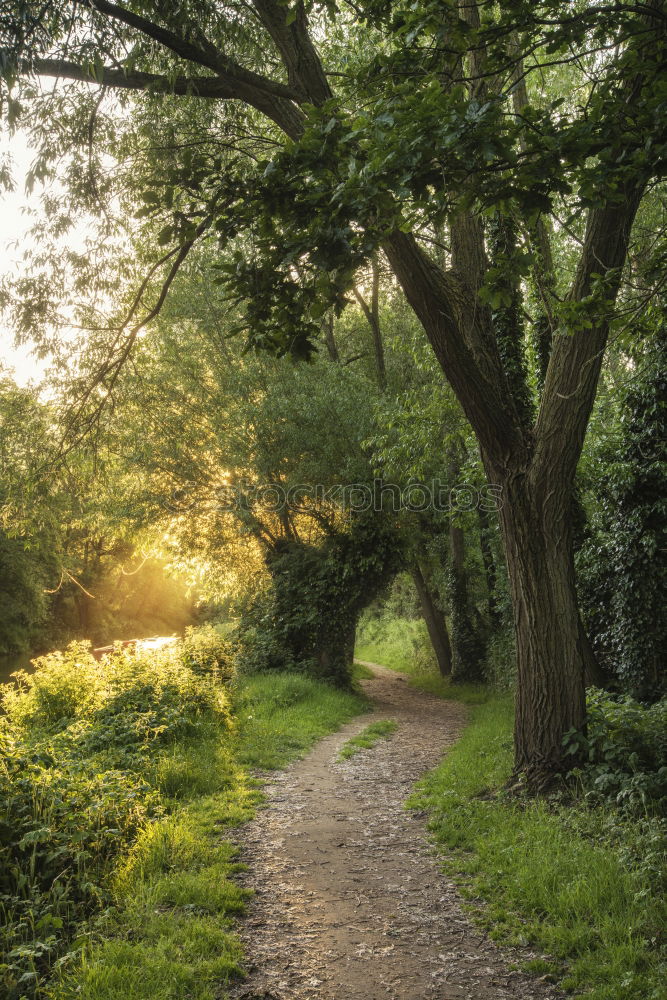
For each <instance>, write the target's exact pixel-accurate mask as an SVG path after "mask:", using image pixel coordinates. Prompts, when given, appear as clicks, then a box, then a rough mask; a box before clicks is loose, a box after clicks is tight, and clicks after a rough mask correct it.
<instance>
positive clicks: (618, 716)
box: [566, 689, 667, 816]
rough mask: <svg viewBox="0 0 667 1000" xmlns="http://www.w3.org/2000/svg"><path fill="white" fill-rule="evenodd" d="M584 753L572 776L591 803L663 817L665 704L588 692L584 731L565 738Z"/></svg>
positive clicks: (570, 747) (666, 737) (666, 793)
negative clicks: (582, 761) (610, 804)
mask: <svg viewBox="0 0 667 1000" xmlns="http://www.w3.org/2000/svg"><path fill="white" fill-rule="evenodd" d="M566 741H567V745H568V750H569V751H571V752H573V753H578V754H580V755H581V754H583V760H584V763H583V764H582V766H581V767H580V768H578V769H577V770H576V771H575V772H574V774H575V775H576V776H577V778H578V779H579V780H580V781H581V785H582V787H583V789H584V790H585V791H586V793H587V795H588V796H589V797H590V798H591V799H592V800H594V801H602V802H605V801H607V802H611V803H613V805H615V806H616V807H618V809H619V810H620V811H621V812H623V813H627V814H629V815H639V816H641V815H649V814H655V815H659V816H661V815H664V813H665V809H666V807H667V702H666V701H664V700H663V701H659V702H656V703H655V704H654V705H652V706H650V707H649V708H646V707H645V706H643V705H640V704H639V703H638V702H636V701H634V700H633V699H632V698H630V697H629V696H628V695H626V696H624V697H614V696H613V695H610V694H608V693H606V692H604V691H599V690H595V689H593V690H591V691H589V693H588V725H587V729H586V734H585V735H581V734H576V733H571V734H569V736H567V737H566Z"/></svg>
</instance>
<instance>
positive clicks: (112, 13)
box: [86, 0, 298, 101]
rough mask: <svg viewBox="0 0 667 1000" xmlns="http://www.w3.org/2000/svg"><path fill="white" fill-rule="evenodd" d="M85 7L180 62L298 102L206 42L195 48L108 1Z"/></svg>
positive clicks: (287, 91)
mask: <svg viewBox="0 0 667 1000" xmlns="http://www.w3.org/2000/svg"><path fill="white" fill-rule="evenodd" d="M86 6H88V7H89V8H90V9H91V10H96V11H98V12H99V13H100V14H107V15H108V16H109V17H111V18H113V19H114V20H116V21H121V22H122V23H123V24H126V25H128V27H131V28H135V29H136V30H137V31H139V32H140V33H141V34H142V35H146V36H147V37H148V38H152V39H153V41H155V42H158V43H159V44H160V45H162V46H164V48H167V49H169V50H170V51H171V52H174V53H175V54H176V55H178V56H180V57H181V58H182V59H187V60H188V61H189V62H194V63H198V64H199V65H200V66H206V67H208V69H211V70H213V72H214V73H215V74H216V75H217V76H218V77H223V78H225V77H226V78H228V79H229V80H230V81H235V82H236V83H240V84H245V85H246V86H249V87H254V88H255V89H257V90H264V91H266V93H268V94H273V96H274V97H282V98H284V99H285V100H289V101H296V100H298V94H296V92H295V91H294V90H293V89H292V88H291V87H287V86H285V84H283V83H276V82H274V81H273V80H268V79H267V78H266V77H263V76H260V75H259V74H258V73H253V72H252V70H248V69H245V68H244V67H243V66H241V65H240V64H239V63H237V62H235V61H234V60H233V59H230V58H229V57H228V56H225V55H223V53H221V52H220V51H219V50H218V49H217V48H216V47H215V46H214V45H213V44H212V43H211V42H209V41H207V40H204V41H203V44H201V45H195V44H194V43H193V42H191V41H187V40H186V39H185V38H182V37H181V36H180V35H177V34H176V33H175V32H174V31H170V30H169V29H168V28H162V27H160V25H157V24H155V23H154V22H153V21H149V20H148V19H147V18H145V17H141V16H140V15H139V14H134V13H133V12H132V11H130V10H126V8H125V7H121V6H120V5H119V4H115V3H108V2H107V0H87V2H86Z"/></svg>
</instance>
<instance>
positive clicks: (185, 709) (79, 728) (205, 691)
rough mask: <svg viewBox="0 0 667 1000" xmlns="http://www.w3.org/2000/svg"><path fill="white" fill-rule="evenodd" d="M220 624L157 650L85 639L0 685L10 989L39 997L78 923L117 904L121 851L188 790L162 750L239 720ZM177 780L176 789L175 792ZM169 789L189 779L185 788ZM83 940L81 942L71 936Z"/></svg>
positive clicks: (0, 867)
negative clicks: (100, 648)
mask: <svg viewBox="0 0 667 1000" xmlns="http://www.w3.org/2000/svg"><path fill="white" fill-rule="evenodd" d="M223 646H224V644H222V645H221V643H220V641H219V639H218V638H217V637H216V633H215V630H210V629H202V630H192V631H191V632H190V633H189V634H188V636H187V637H186V640H185V641H184V642H183V643H182V644H181V643H177V644H175V645H174V646H170V647H168V648H165V649H163V650H160V651H151V652H149V651H146V652H143V653H142V652H139V653H137V654H135V653H133V652H131V651H127V650H118V651H117V652H115V653H114V654H113V655H111V656H109V657H105V658H104V659H103V660H102V661H100V662H97V661H96V660H95V659H94V658H93V656H92V654H91V652H90V644H88V643H72V644H70V645H69V646H68V647H67V649H66V650H65V651H64V652H59V653H52V654H50V655H49V656H44V657H41V658H40V659H38V660H36V661H35V666H36V669H35V673H34V674H32V675H27V674H26V673H24V672H23V673H19V674H18V675H17V677H16V683H15V684H14V685H7V687H6V689H5V691H4V692H3V694H2V703H3V705H4V708H5V713H6V714H5V717H4V718H3V719H0V756H1V760H0V913H1V914H2V921H1V923H2V929H1V930H0V952H1V953H2V954H1V956H0V994H1V995H2V996H3V997H5V996H6V997H7V998H8V1000H18V998H22V997H24V996H25V997H28V996H33V995H34V994H35V992H36V990H37V986H38V981H39V977H40V975H41V974H42V973H43V972H44V971H45V970H46V969H48V968H50V967H52V965H53V963H54V961H55V960H56V959H58V960H61V959H64V958H65V955H66V949H67V947H68V942H70V941H72V940H73V939H75V938H76V935H77V934H78V933H79V928H80V926H81V922H82V921H83V920H85V919H86V918H87V917H88V916H89V915H90V914H91V913H93V912H95V911H99V910H100V909H101V908H104V907H105V906H106V905H108V904H109V903H110V902H111V893H110V888H109V879H110V875H111V872H112V869H113V867H114V864H115V862H116V859H117V857H118V855H119V854H121V853H122V852H123V851H126V850H128V849H129V848H130V847H131V846H132V844H133V843H134V842H135V841H136V838H137V836H138V834H139V832H140V831H141V830H142V829H143V828H144V827H145V825H146V823H147V821H148V820H149V819H150V818H152V817H154V816H156V815H158V814H159V813H160V812H161V811H162V810H163V805H162V800H161V796H160V793H161V792H162V793H164V792H165V791H167V792H169V791H170V789H171V790H172V791H176V790H177V791H178V793H179V795H181V796H182V795H183V794H185V792H186V789H184V788H183V787H182V786H183V783H184V781H187V777H188V773H190V772H189V771H188V770H187V769H186V771H185V773H184V774H181V775H179V776H178V780H175V778H174V775H171V776H170V777H169V780H166V776H165V754H166V753H168V752H169V751H168V749H165V748H170V747H171V748H175V747H176V745H177V744H178V743H179V742H180V744H181V745H182V744H183V742H184V741H186V740H187V741H188V743H187V745H188V747H189V748H190V749H192V750H194V749H195V748H196V746H198V745H200V743H201V742H202V741H203V740H208V741H209V745H210V743H211V741H212V740H214V739H215V737H216V736H219V734H220V732H221V730H223V729H225V728H227V727H228V726H229V724H230V720H231V715H230V708H229V697H228V693H227V691H226V689H225V688H224V687H223V686H222V685H221V684H220V683H219V678H220V676H222V674H223V670H224V671H225V673H226V674H228V673H229V668H228V665H227V661H225V660H224V659H223ZM166 786H169V788H167V787H166ZM171 786H178V787H177V789H176V788H175V787H174V788H171ZM69 947H70V948H71V947H73V945H69Z"/></svg>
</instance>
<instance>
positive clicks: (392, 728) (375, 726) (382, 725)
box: [338, 719, 398, 760]
mask: <svg viewBox="0 0 667 1000" xmlns="http://www.w3.org/2000/svg"><path fill="white" fill-rule="evenodd" d="M397 729H398V723H397V722H394V720H393V719H381V720H380V721H379V722H371V724H370V725H369V726H366V728H365V729H362V731H361V732H360V733H359V734H358V735H357V736H353V737H352V739H351V740H348V741H347V742H346V743H344V744H343V747H342V749H341V751H340V754H339V755H338V756H339V758H340V759H341V760H347V759H348V758H349V757H354V755H355V754H357V753H359V751H360V750H370V748H371V747H374V746H375V744H376V743H378V742H379V741H380V740H382V739H387V737H389V736H391V734H392V733H394V732H396V730H397Z"/></svg>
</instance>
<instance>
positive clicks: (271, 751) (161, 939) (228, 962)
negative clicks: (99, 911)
mask: <svg viewBox="0 0 667 1000" xmlns="http://www.w3.org/2000/svg"><path fill="white" fill-rule="evenodd" d="M234 702H235V711H236V717H237V719H238V726H237V729H236V731H235V732H234V733H232V734H225V735H222V734H218V735H217V736H216V734H214V733H211V734H209V736H208V737H207V738H206V739H205V740H201V741H199V742H197V743H181V744H177V745H176V746H174V747H172V748H171V749H170V750H169V751H168V752H165V753H163V754H162V756H160V757H159V758H158V760H157V761H156V762H155V764H154V770H153V774H152V778H153V780H154V782H155V784H156V785H157V786H158V787H159V788H160V790H161V791H162V792H163V794H164V795H165V796H166V797H167V805H168V813H167V815H165V816H164V817H163V818H161V819H159V820H157V821H154V822H152V823H150V824H149V825H148V826H147V827H145V828H144V830H143V831H142V834H141V836H140V837H139V840H138V841H137V843H136V844H135V846H134V848H133V849H132V851H131V852H130V854H129V855H127V856H126V857H125V858H124V859H123V860H122V862H121V863H120V864H119V865H118V867H117V869H116V871H115V873H114V876H113V884H112V888H113V893H114V899H115V907H114V908H113V909H112V910H111V911H109V912H108V913H107V914H105V915H104V916H103V917H102V918H101V919H100V920H99V922H98V925H97V927H96V928H95V931H94V934H93V936H92V940H91V939H89V938H83V939H82V940H81V942H80V945H81V947H80V949H79V952H78V956H77V955H76V954H75V955H74V957H70V960H69V963H65V964H63V965H62V966H61V967H60V970H59V972H58V973H57V975H56V976H55V978H54V979H53V980H52V982H51V985H50V986H49V988H48V994H47V995H48V997H49V998H50V1000H75V998H76V1000H118V998H119V997H122V998H123V1000H180V998H183V997H187V998H188V1000H219V998H220V996H221V995H222V993H223V992H224V988H225V985H226V984H228V983H229V982H231V981H232V980H234V979H236V978H238V977H239V976H240V975H241V958H242V955H241V948H240V945H239V942H238V939H237V938H236V936H235V934H234V930H233V928H234V920H235V918H236V917H237V916H238V914H239V913H240V912H242V910H243V907H244V903H245V899H246V895H247V894H246V893H245V891H244V890H243V889H241V888H239V886H238V885H237V883H236V881H235V875H236V874H237V873H238V871H239V865H238V862H237V860H236V853H235V848H234V847H233V845H232V844H230V843H229V842H228V841H226V840H225V839H224V835H225V833H226V832H227V831H228V830H229V829H230V828H231V827H233V826H236V825H238V824H239V823H242V822H244V821H245V820H247V819H249V818H250V817H251V816H252V815H253V812H254V810H255V809H256V807H257V805H258V803H259V802H260V799H261V795H260V793H259V791H258V788H257V784H256V782H255V780H254V779H253V778H252V775H251V774H250V771H249V769H250V768H262V769H268V768H277V767H282V766H284V765H285V764H286V763H288V762H289V761H290V760H292V759H294V758H295V757H297V756H300V755H302V754H303V753H305V752H306V751H307V750H308V749H309V747H310V746H311V745H312V744H313V743H314V742H315V741H316V740H318V739H320V738H321V737H322V736H324V735H325V734H326V733H329V732H332V731H334V730H336V729H338V728H339V727H340V726H341V725H342V724H343V723H345V722H347V721H348V720H349V719H351V718H353V717H354V716H355V715H357V714H359V713H360V712H363V711H364V710H365V709H366V708H367V701H366V700H365V699H364V698H363V697H362V696H361V695H359V694H356V693H350V692H344V691H338V690H335V689H333V688H331V687H329V686H328V685H326V684H323V683H321V682H317V681H315V680H311V679H309V678H307V677H304V676H301V675H294V674H278V675H264V676H258V677H252V678H247V679H245V680H243V681H242V682H240V683H239V684H238V686H237V688H236V690H235V692H234Z"/></svg>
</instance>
